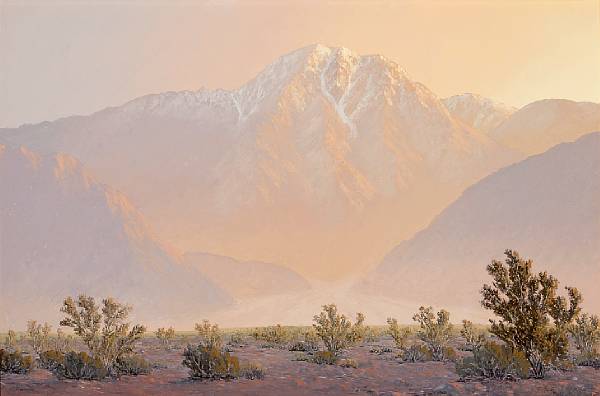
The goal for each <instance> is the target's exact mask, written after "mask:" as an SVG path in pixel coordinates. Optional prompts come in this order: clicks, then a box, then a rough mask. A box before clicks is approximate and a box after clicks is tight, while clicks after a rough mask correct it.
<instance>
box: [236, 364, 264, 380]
mask: <svg viewBox="0 0 600 396" xmlns="http://www.w3.org/2000/svg"><path fill="white" fill-rule="evenodd" d="M240 372H241V375H242V376H243V377H244V378H246V379H249V380H261V379H264V378H265V371H264V369H263V368H262V366H260V365H258V364H255V363H247V364H245V365H243V366H242V368H241V369H240Z"/></svg>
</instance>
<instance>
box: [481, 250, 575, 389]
mask: <svg viewBox="0 0 600 396" xmlns="http://www.w3.org/2000/svg"><path fill="white" fill-rule="evenodd" d="M504 254H505V255H506V260H505V264H506V265H505V264H504V263H502V262H500V261H497V260H493V261H492V263H491V264H489V265H488V266H487V272H488V273H489V274H490V276H491V277H492V278H493V283H492V285H487V284H486V285H484V286H483V289H482V290H481V293H482V295H483V300H482V302H481V303H482V305H483V306H484V307H485V308H487V309H490V310H492V311H493V312H494V313H495V314H496V316H498V317H499V318H500V320H498V321H495V320H490V322H491V324H492V326H491V329H490V332H491V333H492V334H494V335H496V336H497V337H498V338H500V339H501V340H502V341H504V342H505V343H506V344H507V345H508V347H510V348H511V349H513V350H518V351H521V352H523V353H524V354H525V356H526V357H527V360H528V361H529V363H530V365H531V375H532V376H533V377H534V378H543V377H544V375H545V371H546V366H547V365H548V364H551V363H554V362H556V361H557V360H560V359H564V358H565V356H566V353H567V349H568V345H569V344H568V338H567V335H566V333H567V329H568V327H569V326H570V325H571V323H572V322H573V320H574V318H575V317H576V316H577V315H578V313H579V311H580V308H579V305H580V303H581V300H582V298H581V294H580V293H579V291H578V290H577V289H575V288H572V287H566V290H567V292H568V301H567V298H565V297H562V296H558V295H557V289H558V281H557V279H556V278H554V277H553V276H552V275H548V273H546V272H540V273H539V274H534V273H533V272H532V266H533V262H532V261H531V260H523V259H522V258H521V257H519V254H518V253H517V252H515V251H512V250H506V251H505V252H504Z"/></svg>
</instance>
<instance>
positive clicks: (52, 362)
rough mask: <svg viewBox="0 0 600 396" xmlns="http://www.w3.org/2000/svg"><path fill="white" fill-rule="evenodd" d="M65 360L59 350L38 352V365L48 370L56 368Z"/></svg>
mask: <svg viewBox="0 0 600 396" xmlns="http://www.w3.org/2000/svg"><path fill="white" fill-rule="evenodd" d="M64 362H65V354H64V353H63V352H61V351H56V350H48V351H44V352H42V353H41V354H40V362H39V365H40V367H42V368H45V369H48V370H50V371H55V370H57V369H58V368H59V367H60V366H61V365H63V364H64Z"/></svg>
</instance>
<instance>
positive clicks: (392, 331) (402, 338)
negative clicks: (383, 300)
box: [387, 318, 410, 350]
mask: <svg viewBox="0 0 600 396" xmlns="http://www.w3.org/2000/svg"><path fill="white" fill-rule="evenodd" d="M387 324H388V334H389V335H390V336H392V339H393V340H394V343H395V344H396V348H399V349H402V350H404V348H405V347H406V340H407V339H408V336H409V335H410V329H409V328H408V327H405V328H401V327H400V326H399V325H398V321H397V320H396V319H395V318H388V320H387Z"/></svg>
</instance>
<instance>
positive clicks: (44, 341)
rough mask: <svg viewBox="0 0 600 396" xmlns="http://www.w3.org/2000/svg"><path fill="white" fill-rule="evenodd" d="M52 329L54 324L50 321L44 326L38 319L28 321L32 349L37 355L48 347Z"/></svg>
mask: <svg viewBox="0 0 600 396" xmlns="http://www.w3.org/2000/svg"><path fill="white" fill-rule="evenodd" d="M50 331H52V326H50V325H49V324H48V323H44V325H43V326H42V325H41V324H38V322H37V321H36V320H30V321H28V322H27V336H28V337H29V342H30V343H31V349H33V352H35V354H36V355H38V356H39V355H40V353H41V352H42V351H45V350H46V349H48V340H49V338H50Z"/></svg>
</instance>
